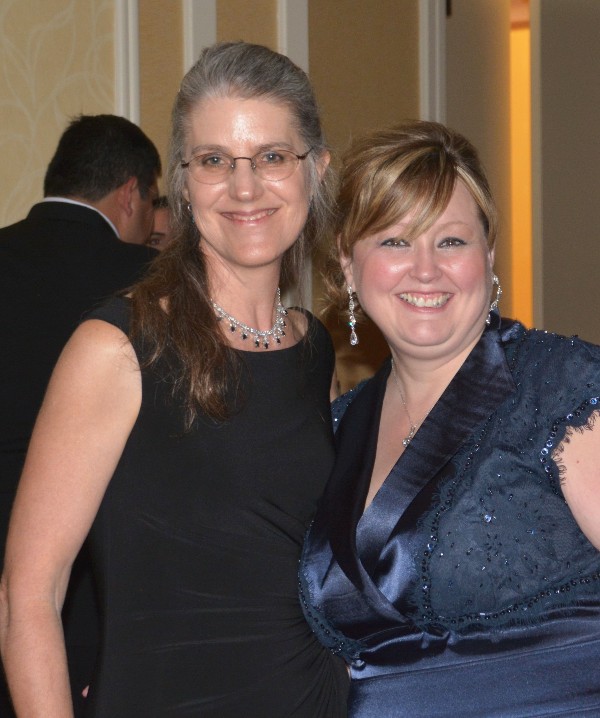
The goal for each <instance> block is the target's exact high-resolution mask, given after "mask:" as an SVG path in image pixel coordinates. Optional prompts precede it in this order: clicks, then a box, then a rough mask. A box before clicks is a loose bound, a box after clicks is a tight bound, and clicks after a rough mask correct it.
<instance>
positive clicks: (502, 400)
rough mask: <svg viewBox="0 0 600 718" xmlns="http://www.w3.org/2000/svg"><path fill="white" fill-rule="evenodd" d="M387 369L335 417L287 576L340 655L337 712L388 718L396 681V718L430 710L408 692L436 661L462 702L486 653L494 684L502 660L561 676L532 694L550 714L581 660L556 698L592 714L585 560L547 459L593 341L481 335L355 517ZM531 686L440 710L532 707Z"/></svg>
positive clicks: (571, 411)
mask: <svg viewBox="0 0 600 718" xmlns="http://www.w3.org/2000/svg"><path fill="white" fill-rule="evenodd" d="M388 375H389V364H386V365H384V367H383V368H382V369H381V370H380V372H379V373H378V374H377V375H376V376H375V377H374V378H373V379H372V380H371V381H370V382H368V383H367V384H366V385H365V386H364V387H361V388H360V390H358V391H355V392H353V393H352V394H351V395H350V396H349V397H346V398H343V399H342V400H341V402H340V403H339V405H338V406H337V407H335V409H334V417H335V419H336V423H339V425H340V428H339V431H338V435H337V437H338V451H339V452H340V454H339V459H338V463H337V466H336V469H335V470H334V473H333V477H332V479H331V481H330V487H329V488H328V490H327V494H326V497H325V500H324V503H323V505H322V507H321V509H320V511H319V514H318V516H317V518H316V520H315V523H314V525H313V528H312V529H311V532H310V534H309V537H308V539H307V542H306V545H305V551H304V557H303V562H302V570H301V587H302V590H301V593H302V596H303V599H304V601H305V608H306V610H307V613H308V614H310V616H309V620H311V622H312V624H313V627H314V629H315V631H316V632H317V634H318V635H319V634H320V635H321V636H322V637H323V639H324V641H325V642H326V643H327V644H328V645H329V646H330V647H331V648H333V650H335V651H338V652H340V653H342V654H343V655H345V656H346V658H347V660H349V661H350V662H351V663H352V665H353V668H352V674H353V679H354V680H355V683H354V684H353V689H352V697H351V707H353V709H352V710H351V711H350V713H351V715H355V716H361V718H362V716H365V717H367V716H368V718H371V715H373V716H374V715H376V714H377V711H379V715H381V711H383V715H388V713H386V712H385V711H386V710H387V709H386V705H387V704H386V703H385V700H386V699H385V698H384V696H386V695H387V696H388V697H389V696H393V695H394V685H395V684H394V682H393V681H391V680H390V677H391V676H396V677H397V679H398V680H401V681H402V683H401V686H402V693H403V695H404V700H405V701H406V705H407V709H406V713H405V712H402V711H401V710H400V709H399V708H398V709H397V712H394V713H393V715H394V716H404V715H406V716H411V718H413V716H420V715H423V716H433V715H436V716H437V715H440V716H442V715H444V716H445V715H447V713H446V712H445V711H446V708H445V706H444V700H443V699H442V697H440V698H439V703H436V700H437V699H435V700H434V698H431V699H430V700H427V701H424V702H423V700H422V699H423V694H424V691H425V688H424V687H425V685H426V679H425V677H424V675H423V676H421V674H420V673H419V671H425V670H427V671H434V670H440V671H443V672H444V677H445V678H444V680H447V685H448V690H449V691H451V694H452V695H454V693H455V692H458V694H461V691H462V689H463V688H464V691H462V692H464V693H465V695H472V694H473V691H475V692H478V691H483V690H484V685H485V680H486V679H485V676H486V666H487V665H488V663H487V662H488V661H494V664H493V665H494V671H496V672H497V675H498V680H500V681H502V680H503V679H506V680H508V676H509V675H510V671H511V670H512V671H514V666H515V665H516V664H515V660H518V661H521V662H522V668H523V670H525V671H526V672H527V671H530V672H531V673H533V674H534V675H537V674H538V673H539V674H540V675H542V674H543V672H544V670H549V669H552V671H557V672H558V673H559V674H560V675H561V679H560V680H558V679H556V681H555V684H554V685H553V686H552V688H548V687H547V686H546V688H545V690H546V695H547V697H548V698H547V700H548V701H549V705H551V706H555V707H556V714H557V715H572V713H571V712H569V711H570V710H571V708H570V707H568V706H567V697H566V696H567V693H566V692H565V689H564V686H563V685H561V681H562V680H565V681H566V680H567V678H566V676H567V675H568V676H569V678H568V680H569V681H571V682H572V683H573V685H574V684H575V683H576V682H577V681H576V679H575V678H573V676H572V675H571V673H570V672H569V671H571V672H572V671H573V670H574V667H575V666H578V669H577V670H578V671H579V672H580V673H581V674H582V677H577V680H580V681H584V682H583V684H582V686H581V687H580V688H578V689H573V690H575V693H572V694H569V695H571V698H570V699H569V700H571V699H572V700H574V701H580V702H581V701H583V699H582V697H581V695H579V694H578V693H577V691H581V692H582V693H585V694H586V695H587V696H588V697H589V700H590V701H592V703H590V705H594V706H595V705H597V706H598V710H599V713H598V714H599V715H600V687H599V686H598V685H597V683H598V682H596V683H594V684H592V686H591V687H592V690H591V691H590V685H588V684H586V683H585V671H583V665H584V664H582V661H583V662H585V661H587V660H589V659H590V656H594V655H595V656H597V655H598V654H599V653H600V552H598V551H597V550H596V549H595V548H594V547H593V546H592V545H591V544H590V543H589V541H588V540H587V538H586V537H585V536H584V535H583V533H582V532H581V530H580V529H579V527H578V526H577V524H576V523H575V521H574V519H573V517H572V514H571V513H570V510H569V508H568V506H567V505H566V503H565V501H564V498H563V496H562V492H561V489H560V475H559V474H560V471H559V466H557V464H556V463H555V461H554V460H553V457H552V452H553V450H554V449H555V447H556V446H557V445H558V444H559V443H560V442H561V441H562V439H563V438H564V436H565V432H566V430H567V428H568V427H577V428H580V429H581V428H582V427H585V426H589V425H591V423H592V422H593V421H594V419H595V418H596V417H597V416H598V411H599V409H600V403H599V401H600V400H599V396H600V348H599V347H594V346H591V345H588V344H585V343H583V342H581V341H579V340H576V339H566V338H564V337H559V336H556V335H552V334H547V333H544V332H536V331H526V330H525V329H524V328H523V327H522V326H521V325H520V324H517V323H511V324H510V325H505V326H504V327H503V330H502V331H498V330H492V329H490V330H488V331H487V332H485V333H484V335H483V337H482V339H481V341H480V343H479V344H478V345H477V347H476V348H475V349H474V350H473V352H472V354H471V356H470V357H469V358H468V359H467V361H466V362H465V365H463V367H462V368H461V370H460V371H459V372H458V374H457V375H456V377H455V378H454V379H453V381H452V383H451V384H450V386H449V387H448V389H447V390H446V392H445V393H444V395H443V396H442V398H441V399H440V402H439V404H438V405H436V407H435V408H434V410H433V411H432V413H431V415H430V416H429V418H428V419H427V421H426V422H425V423H424V424H423V426H422V427H421V429H420V430H419V432H418V434H417V435H416V437H415V439H414V440H413V442H411V444H410V446H409V447H408V449H407V450H406V452H405V453H404V454H403V455H402V456H401V458H400V460H399V461H398V462H397V464H396V466H395V467H394V468H393V470H392V472H391V473H390V475H389V476H388V478H387V479H386V481H385V482H384V485H383V486H382V488H381V490H380V491H379V493H378V494H377V495H376V497H375V499H374V501H373V502H372V503H371V504H370V506H369V507H368V508H367V510H366V511H365V512H364V514H362V515H361V510H360V507H361V506H362V505H363V504H364V496H365V492H366V490H367V489H368V482H369V479H370V472H371V470H372V465H373V460H374V448H375V444H376V436H377V431H378V425H379V417H380V412H381V404H382V400H383V395H384V391H385V383H386V380H387V377H388ZM348 406H349V408H348V409H347V411H346V413H345V415H344V417H343V420H341V421H340V416H341V415H342V414H343V412H344V411H345V409H346V407H348ZM334 506H335V512H334V513H332V507H334ZM564 644H567V645H569V646H570V647H571V648H570V649H569V650H566V649H565V648H564ZM544 661H545V663H544ZM563 664H568V665H569V670H568V671H567V669H566V668H565V666H564V665H563ZM491 665H492V664H490V666H491ZM487 670H488V672H489V670H491V668H488V669H487ZM524 675H527V673H525V674H524ZM578 676H579V674H578ZM384 677H385V679H386V681H387V682H385V689H384V687H383V685H384V684H381V685H380V684H379V683H377V681H378V680H379V679H381V680H383V679H384ZM364 679H369V680H364ZM519 681H521V682H519ZM469 682H470V685H469ZM588 682H589V681H588ZM534 684H535V681H533V683H532V682H531V680H530V681H529V683H527V681H526V680H524V679H521V678H519V680H518V681H516V683H515V685H514V687H513V691H514V695H509V694H508V693H506V691H505V693H506V695H505V694H504V693H503V694H500V695H497V694H496V693H495V692H494V691H491V692H490V691H488V697H487V698H486V699H485V701H484V700H483V699H480V700H479V702H473V705H470V704H469V705H467V703H466V701H467V698H466V697H465V698H463V697H462V696H461V697H459V698H457V699H456V702H455V703H448V711H449V713H448V715H461V716H471V715H473V716H476V715H477V716H481V715H485V716H487V715H492V712H491V710H492V709H491V706H492V704H493V705H495V706H496V709H495V710H497V711H498V712H494V713H493V715H498V716H509V715H510V716H525V715H542V713H536V712H534V710H535V709H534V707H533V706H535V705H537V703H538V702H539V697H538V696H537V694H535V695H534V693H535V691H533V689H532V686H534ZM376 686H379V688H376ZM593 686H595V688H594V687H593ZM505 688H506V687H505ZM399 690H400V689H399V688H396V691H399ZM413 690H414V696H413V697H414V701H415V702H414V703H413V702H412V698H411V696H412V693H411V691H413ZM540 690H541V686H540ZM419 694H420V695H421V702H422V705H420V704H419V699H418V696H419ZM395 695H396V698H398V696H399V694H398V693H396V694H395ZM492 695H493V699H492V698H491V697H490V696H492ZM590 696H591V697H590ZM390 700H391V698H390ZM586 700H587V699H586ZM486 701H489V706H490V707H488V708H485V707H484V706H485V705H488V703H487V702H486ZM511 701H514V705H515V706H518V705H520V706H521V708H516V707H514V708H512V707H510V706H511V705H512V703H511ZM596 701H597V702H596ZM584 704H585V705H588V704H587V703H585V702H581V705H584ZM502 705H503V706H504V708H503V707H502ZM563 705H564V706H566V707H565V712H563V713H561V712H560V709H561V708H562V706H563ZM457 706H460V707H459V708H457ZM524 706H529V707H528V708H525V707H524ZM367 707H368V708H367ZM450 708H452V711H451V710H450ZM394 710H396V709H394ZM518 710H522V711H523V712H520V713H519V712H518ZM528 711H531V712H528ZM553 714H554V713H553ZM389 715H392V714H389Z"/></svg>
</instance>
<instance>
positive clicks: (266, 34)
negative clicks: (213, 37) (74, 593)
mask: <svg viewBox="0 0 600 718" xmlns="http://www.w3.org/2000/svg"><path fill="white" fill-rule="evenodd" d="M217 39H218V40H227V41H235V40H245V41H246V42H256V43H258V44H260V45H266V46H267V47H270V48H272V49H274V50H276V49H277V2H276V0H252V2H248V0H217Z"/></svg>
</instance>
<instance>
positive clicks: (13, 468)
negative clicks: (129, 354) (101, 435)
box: [0, 201, 157, 715]
mask: <svg viewBox="0 0 600 718" xmlns="http://www.w3.org/2000/svg"><path fill="white" fill-rule="evenodd" d="M156 255H157V252H156V251H155V250H152V249H150V248H148V247H145V246H141V245H134V244H126V243H125V242H121V241H120V240H119V238H118V237H117V236H116V234H115V232H114V230H113V229H112V228H111V226H110V225H109V223H108V222H107V221H106V220H105V219H104V218H103V217H102V215H100V214H99V213H98V212H96V211H95V210H94V209H91V208H87V207H83V206H80V205H74V204H70V203H66V202H53V201H51V202H41V203H39V204H36V205H34V206H33V207H32V209H31V211H30V212H29V214H28V216H27V217H26V219H24V220H22V221H20V222H17V223H16V224H13V225H11V226H9V227H4V228H3V229H0V331H1V344H2V350H1V351H0V408H1V410H0V551H1V555H2V558H3V556H4V544H5V539H6V532H7V526H8V518H9V513H10V507H11V504H12V501H13V498H14V493H15V490H16V486H17V482H18V478H19V475H20V472H21V468H22V465H23V460H24V457H25V452H26V450H27V446H28V443H29V438H30V436H31V430H32V428H33V424H34V422H35V418H36V415H37V412H38V409H39V406H40V404H41V401H42V398H43V395H44V392H45V389H46V385H47V383H48V379H49V377H50V374H51V372H52V369H53V367H54V364H55V362H56V360H57V359H58V356H59V354H60V351H61V349H62V347H63V346H64V344H65V343H66V341H67V339H68V338H69V336H70V335H71V333H72V332H73V331H74V329H75V328H76V327H77V325H78V323H79V322H80V321H81V319H82V317H83V316H84V315H85V314H86V312H87V311H89V310H90V309H92V308H94V307H95V306H96V305H97V304H99V303H100V302H102V300H103V299H105V298H106V297H108V296H109V295H111V294H112V293H114V292H115V291H117V290H120V289H124V288H125V287H127V286H129V285H130V284H132V283H133V282H135V281H136V280H137V279H138V278H139V277H140V275H141V274H142V272H143V270H144V268H145V267H146V266H147V264H148V263H149V262H150V261H151V260H152V259H153V258H154V257H155V256H156ZM89 574H90V570H89V566H88V565H87V561H85V560H83V558H82V557H80V558H79V559H78V562H77V563H76V566H75V567H74V571H73V579H72V582H71V588H70V589H69V594H68V596H67V600H66V602H65V615H64V620H65V631H66V636H67V642H68V644H70V645H73V646H75V645H80V646H92V645H95V642H96V633H97V631H96V616H95V607H94V604H93V599H92V595H91V591H92V589H91V579H90V575H89ZM73 650H75V649H73ZM72 661H75V662H77V663H78V664H81V663H82V662H83V659H81V660H79V659H78V658H72ZM74 682H75V681H74ZM76 688H77V686H75V685H74V691H75V689H76ZM81 688H83V686H80V687H79V690H81ZM2 715H5V713H4V712H2Z"/></svg>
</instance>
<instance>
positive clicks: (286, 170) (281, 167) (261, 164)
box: [253, 150, 298, 182]
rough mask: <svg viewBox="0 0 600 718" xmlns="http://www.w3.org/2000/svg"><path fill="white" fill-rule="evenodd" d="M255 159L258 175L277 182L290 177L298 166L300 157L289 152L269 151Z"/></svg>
mask: <svg viewBox="0 0 600 718" xmlns="http://www.w3.org/2000/svg"><path fill="white" fill-rule="evenodd" d="M253 159H254V167H255V170H254V171H255V172H256V174H257V175H258V176H259V177H262V178H263V179H266V180H272V181H275V182H276V181H278V180H284V179H286V178H287V177H289V176H290V175H291V174H292V172H293V171H294V170H295V169H296V167H297V166H298V157H297V156H296V155H295V154H294V153H293V152H288V151H287V150H268V151H267V152H261V153H259V154H258V155H255V157H254V158H253Z"/></svg>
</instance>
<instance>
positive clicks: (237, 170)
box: [229, 157, 263, 202]
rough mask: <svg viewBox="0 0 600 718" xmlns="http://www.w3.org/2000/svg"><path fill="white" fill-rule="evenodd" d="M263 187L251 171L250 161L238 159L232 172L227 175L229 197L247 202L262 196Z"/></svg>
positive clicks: (242, 158)
mask: <svg viewBox="0 0 600 718" xmlns="http://www.w3.org/2000/svg"><path fill="white" fill-rule="evenodd" d="M262 191H263V185H262V182H261V181H260V178H259V177H258V176H257V175H256V173H255V172H254V170H253V169H252V160H250V159H249V158H248V157H238V158H237V159H236V160H235V167H234V169H233V172H232V173H231V174H230V175H229V194H230V195H231V197H233V198H235V199H237V200H240V201H241V202H248V201H250V200H253V199H256V198H257V197H259V196H260V195H261V194H262Z"/></svg>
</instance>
